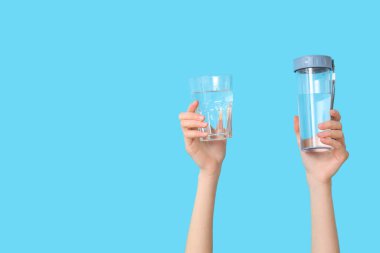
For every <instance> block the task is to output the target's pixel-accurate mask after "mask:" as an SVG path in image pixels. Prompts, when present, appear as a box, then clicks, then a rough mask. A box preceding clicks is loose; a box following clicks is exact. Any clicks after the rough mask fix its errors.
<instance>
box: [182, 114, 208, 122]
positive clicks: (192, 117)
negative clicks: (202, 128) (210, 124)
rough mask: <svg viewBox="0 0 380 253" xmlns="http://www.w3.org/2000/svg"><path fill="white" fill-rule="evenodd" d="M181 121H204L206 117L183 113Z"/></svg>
mask: <svg viewBox="0 0 380 253" xmlns="http://www.w3.org/2000/svg"><path fill="white" fill-rule="evenodd" d="M178 118H179V119H180V120H200V121H203V120H204V119H205V116H203V115H201V114H198V113H194V112H181V113H180V114H179V116H178Z"/></svg>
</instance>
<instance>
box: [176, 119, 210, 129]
mask: <svg viewBox="0 0 380 253" xmlns="http://www.w3.org/2000/svg"><path fill="white" fill-rule="evenodd" d="M181 126H182V127H183V128H203V127H206V126H207V123H206V122H203V121H197V120H181Z"/></svg>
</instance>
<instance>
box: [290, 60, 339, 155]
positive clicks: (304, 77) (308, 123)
mask: <svg viewBox="0 0 380 253" xmlns="http://www.w3.org/2000/svg"><path fill="white" fill-rule="evenodd" d="M296 75H297V82H298V115H299V120H300V121H299V122H300V137H301V149H302V150H303V151H323V150H329V149H331V146H328V145H326V144H323V143H322V142H321V141H320V139H319V137H318V136H317V134H318V133H319V132H321V130H320V129H319V127H318V125H319V124H320V123H322V122H325V121H329V120H330V119H331V116H330V110H331V109H332V101H333V96H334V94H333V92H332V89H333V84H332V71H331V69H330V68H325V67H311V68H303V69H299V70H297V71H296Z"/></svg>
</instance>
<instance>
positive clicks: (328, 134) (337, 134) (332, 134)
mask: <svg viewBox="0 0 380 253" xmlns="http://www.w3.org/2000/svg"><path fill="white" fill-rule="evenodd" d="M317 135H318V137H320V138H332V139H336V140H337V139H343V138H344V137H343V132H342V131H341V130H327V131H324V132H320V133H318V134H317Z"/></svg>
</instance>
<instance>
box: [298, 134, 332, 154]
mask: <svg viewBox="0 0 380 253" xmlns="http://www.w3.org/2000/svg"><path fill="white" fill-rule="evenodd" d="M331 149H332V147H331V146H329V145H326V144H324V143H322V142H321V141H320V139H319V137H317V136H315V137H312V138H309V139H304V140H301V150H302V151H305V152H325V151H329V150H331Z"/></svg>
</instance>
